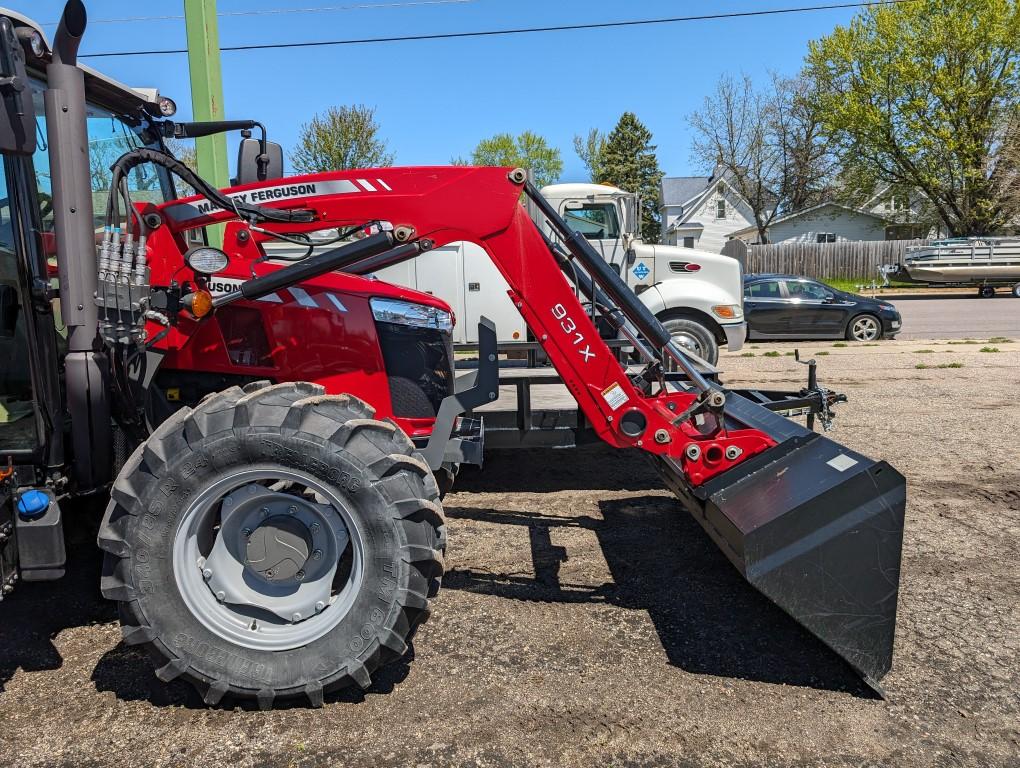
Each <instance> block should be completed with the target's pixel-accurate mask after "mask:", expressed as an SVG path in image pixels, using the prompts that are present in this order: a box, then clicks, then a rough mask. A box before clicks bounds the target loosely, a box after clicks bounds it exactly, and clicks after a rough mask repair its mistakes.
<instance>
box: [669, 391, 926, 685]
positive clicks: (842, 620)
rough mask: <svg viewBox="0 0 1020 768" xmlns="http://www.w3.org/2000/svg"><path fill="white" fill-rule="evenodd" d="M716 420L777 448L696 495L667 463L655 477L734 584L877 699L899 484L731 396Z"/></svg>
mask: <svg viewBox="0 0 1020 768" xmlns="http://www.w3.org/2000/svg"><path fill="white" fill-rule="evenodd" d="M727 414H728V417H729V418H731V419H733V420H734V421H735V422H737V423H738V424H739V425H746V426H750V427H754V428H757V429H761V430H762V431H765V432H767V433H769V434H771V435H772V436H773V438H775V439H776V441H777V442H778V443H779V444H778V445H777V446H776V447H774V448H771V449H770V450H768V451H766V452H765V453H762V454H759V455H758V456H755V457H753V458H751V459H749V460H748V461H746V462H744V463H743V464H741V465H739V466H737V467H735V468H734V469H732V470H730V471H729V472H727V473H725V474H723V475H720V476H718V477H716V478H713V479H712V480H711V481H709V482H708V483H706V484H705V485H703V486H699V487H697V488H691V487H690V486H689V485H688V484H687V481H686V480H685V478H684V475H683V474H682V473H681V472H680V470H679V468H678V467H677V466H676V465H675V464H673V463H672V462H671V461H669V460H663V459H660V460H659V462H658V465H659V469H660V472H661V473H662V475H663V477H664V479H665V480H666V481H667V484H668V485H669V486H670V488H671V489H672V490H674V492H676V493H677V495H678V496H679V497H680V499H681V500H682V501H683V502H684V504H685V506H687V508H688V510H689V511H690V512H691V513H692V514H693V515H694V517H695V518H696V519H697V520H698V522H699V523H700V524H701V525H702V527H703V528H704V529H705V530H706V531H707V532H708V534H709V536H711V538H712V539H713V541H715V543H716V544H717V545H718V546H719V548H720V549H722V551H723V552H724V553H725V554H726V556H727V557H728V558H729V559H730V561H731V562H732V563H733V564H734V565H735V566H736V567H737V569H738V570H739V571H740V573H741V574H742V575H743V576H744V578H745V579H747V581H748V582H750V584H751V585H752V586H753V587H754V588H755V589H757V590H758V591H759V592H761V593H762V594H763V595H765V596H766V597H767V598H768V599H769V600H771V601H772V602H773V603H775V604H776V605H778V606H779V607H780V608H782V609H783V610H784V611H786V613H788V614H789V615H790V616H792V617H793V618H794V619H796V621H797V622H798V623H800V624H801V625H802V626H803V627H805V628H806V629H807V630H808V631H809V632H811V634H813V635H814V636H815V637H817V638H818V639H820V640H821V641H822V642H823V643H825V644H826V645H827V646H828V647H829V648H831V649H832V650H833V651H835V652H836V653H837V654H838V655H839V656H841V657H842V658H843V659H845V660H846V661H847V662H848V663H849V664H850V666H851V667H853V668H854V669H855V670H856V671H857V672H858V673H859V674H860V675H861V676H862V677H863V678H864V680H865V682H866V683H868V684H869V685H870V686H871V687H872V688H874V689H875V690H876V691H877V692H878V693H880V694H882V695H883V696H884V693H883V692H882V689H881V687H880V686H879V685H878V681H879V680H880V679H881V678H882V676H883V675H885V673H886V672H888V671H889V667H890V665H891V663H892V650H893V633H894V629H895V624H896V600H897V594H898V589H899V573H900V548H901V544H902V541H903V515H904V508H905V505H906V481H905V480H904V478H903V476H902V475H900V474H899V473H898V472H897V471H896V470H895V469H893V468H892V467H891V466H889V465H888V464H886V463H885V462H884V461H874V460H872V459H869V458H868V457H866V456H863V455H861V454H859V453H856V452H854V451H851V450H849V449H848V448H845V447H843V446H841V445H839V444H838V443H835V442H833V441H832V440H829V439H827V438H825V437H823V436H822V435H819V434H816V433H814V432H810V431H808V430H806V429H804V428H803V427H801V426H800V425H798V424H796V423H794V422H792V421H790V420H788V419H785V418H783V417H781V416H777V415H776V414H774V413H771V412H770V411H768V410H766V409H764V408H762V407H760V406H759V405H756V404H754V403H752V402H751V401H749V400H746V399H744V398H742V397H740V396H739V395H736V394H734V393H732V392H731V393H729V395H728V397H727ZM738 424H735V426H736V425H738Z"/></svg>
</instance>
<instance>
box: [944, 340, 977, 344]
mask: <svg viewBox="0 0 1020 768" xmlns="http://www.w3.org/2000/svg"><path fill="white" fill-rule="evenodd" d="M949 343H950V344H977V343H978V342H976V341H974V339H964V340H963V341H950V342H949Z"/></svg>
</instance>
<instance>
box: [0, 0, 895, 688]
mask: <svg viewBox="0 0 1020 768" xmlns="http://www.w3.org/2000/svg"><path fill="white" fill-rule="evenodd" d="M84 30H85V11H84V7H83V5H82V4H81V3H80V2H79V1H78V0H71V2H69V3H68V5H67V7H66V8H65V11H64V16H63V19H62V21H61V24H60V27H59V28H58V30H57V33H56V36H55V39H54V43H53V46H52V47H49V46H47V45H46V44H45V41H44V40H43V39H42V36H41V34H40V33H39V31H38V29H37V28H36V27H35V26H34V25H32V24H31V23H30V22H28V21H27V20H24V19H21V18H19V17H17V16H16V15H14V14H11V13H8V12H0V70H2V71H0V77H2V78H3V80H2V82H0V88H3V89H4V90H3V96H4V109H3V110H0V150H2V152H3V154H4V171H5V174H4V178H3V183H4V184H6V187H7V210H8V211H9V215H8V216H6V217H5V221H4V227H5V228H6V229H5V231H6V232H8V236H7V237H6V238H3V239H4V242H5V243H6V244H5V245H4V246H3V249H2V250H0V267H2V268H3V272H2V273H0V321H2V327H0V337H2V342H0V343H2V344H3V345H4V354H5V357H6V359H7V360H9V361H10V362H9V363H8V369H9V370H8V372H7V374H6V376H5V378H4V385H3V387H4V388H3V391H2V393H0V394H2V395H3V403H4V414H5V416H4V421H3V423H0V455H2V456H3V457H4V460H5V462H6V469H4V470H3V471H4V473H5V475H4V484H3V486H2V488H3V490H2V492H0V501H2V506H0V515H3V516H4V517H0V525H2V526H4V527H3V529H2V530H4V531H6V535H5V537H4V540H3V543H2V544H0V556H2V560H0V566H2V571H0V576H2V577H3V579H4V584H5V589H7V588H10V587H11V586H12V585H13V582H14V580H15V579H16V578H17V577H18V574H19V573H20V574H21V578H22V579H24V580H25V581H30V580H44V579H51V578H57V577H59V576H60V575H62V573H63V563H64V557H65V554H64V542H63V535H62V506H61V504H62V503H63V501H64V500H65V499H67V498H70V497H73V496H75V495H81V494H87V493H91V492H94V491H102V490H105V489H107V488H109V492H110V503H109V506H108V508H107V511H106V514H105V516H104V519H103V521H102V525H101V529H100V533H99V546H100V547H101V548H102V549H103V550H104V552H105V561H104V567H103V575H102V591H103V594H104V595H105V596H106V597H108V598H109V599H111V600H114V601H116V602H117V603H118V604H119V606H120V615H121V621H122V625H123V637H124V641H125V642H127V643H129V644H142V645H145V646H146V647H147V648H148V649H149V650H150V652H151V654H152V656H153V658H154V659H155V661H156V674H157V675H158V676H159V678H160V679H162V680H165V681H166V680H172V679H174V678H178V677H182V678H184V679H186V680H188V681H189V682H191V683H193V684H194V685H195V686H196V687H197V688H198V689H199V691H200V692H201V694H202V695H203V697H204V699H205V701H206V702H207V703H209V704H216V703H217V702H219V701H220V700H221V699H222V698H223V697H224V696H225V695H229V696H231V697H232V698H234V699H251V700H255V701H257V702H258V704H259V705H260V706H262V707H269V706H272V704H273V703H274V701H278V700H281V699H291V698H295V697H304V698H305V699H307V701H309V702H310V703H312V704H313V705H318V704H321V703H322V700H323V696H324V694H325V693H327V692H328V691H331V690H334V689H338V688H342V687H344V686H348V685H352V684H353V685H359V686H361V687H367V686H369V685H370V684H371V678H372V674H373V672H374V671H375V670H376V669H377V668H379V667H380V666H381V665H382V664H385V663H387V662H389V661H392V660H394V659H397V658H399V657H400V656H402V655H403V654H404V653H405V651H406V649H407V643H408V642H409V641H410V639H411V637H412V636H413V634H414V632H415V629H416V628H417V627H418V625H419V624H420V623H421V622H422V621H424V620H425V619H426V618H427V617H428V615H429V610H430V605H431V602H430V601H431V599H432V598H433V597H435V595H436V593H437V591H438V589H439V586H440V579H441V577H442V574H443V555H444V551H445V547H446V533H445V525H444V517H443V510H442V506H441V502H440V495H441V491H442V490H443V488H444V486H448V485H449V483H450V482H451V481H452V478H453V476H454V474H455V472H456V467H457V465H458V464H459V463H461V462H464V461H474V462H477V461H479V460H480V453H481V434H482V430H481V425H480V424H479V422H477V421H475V420H473V419H471V418H467V417H464V416H463V415H462V414H464V413H465V412H469V411H470V410H471V409H472V408H475V407H477V406H479V405H481V404H482V403H485V402H489V401H491V400H493V399H495V398H496V397H497V393H498V384H497V375H496V351H495V334H494V333H493V332H492V329H491V328H489V329H485V331H486V332H483V333H482V345H481V347H482V348H481V352H480V356H479V357H480V366H479V369H478V371H477V372H475V373H474V374H472V376H471V379H470V380H466V381H461V380H457V379H455V378H454V374H453V365H452V362H453V361H452V352H451V345H450V330H451V327H452V323H453V322H454V318H453V317H452V316H451V314H450V311H449V308H448V307H447V306H445V305H444V304H443V303H442V302H440V301H437V300H435V299H433V298H432V297H430V296H427V295H424V294H419V293H416V292H414V291H409V290H405V289H401V288H396V287H394V286H390V285H386V284H384V283H381V282H379V281H376V280H373V279H371V278H370V275H371V273H373V272H374V271H376V270H378V269H381V268H382V267H384V266H388V265H391V264H395V263H398V262H400V261H403V260H406V259H411V258H414V257H415V256H417V255H418V254H420V253H421V252H423V251H427V250H430V249H432V248H435V247H437V246H441V245H445V244H447V243H450V242H457V241H468V242H474V243H476V244H478V245H479V246H481V247H482V249H484V251H485V252H486V253H487V254H488V256H489V257H490V258H491V259H492V260H493V262H494V263H495V264H496V265H497V267H498V268H499V270H500V271H501V273H502V274H503V277H504V278H505V279H506V281H507V283H508V284H509V286H510V296H511V299H512V300H513V301H514V302H515V304H516V306H517V308H518V309H519V310H520V312H521V315H522V316H523V318H524V319H525V321H526V322H527V323H528V325H529V327H530V329H531V331H532V333H533V334H534V337H535V338H536V339H537V340H538V341H539V342H540V343H541V345H542V346H543V348H544V350H545V352H546V353H547V355H548V357H549V360H550V361H551V362H552V364H553V365H554V366H555V367H556V369H557V371H558V372H559V374H560V376H561V377H562V379H563V381H564V383H565V384H566V386H567V387H568V388H569V390H570V392H571V393H572V394H573V396H574V398H575V399H576V400H577V402H578V405H579V406H580V408H581V409H582V410H583V411H584V414H585V416H586V418H587V420H588V421H589V422H590V423H591V425H592V426H593V428H594V430H595V431H596V433H597V434H598V435H599V437H601V438H602V439H603V440H605V441H606V442H607V443H609V444H611V445H613V446H616V447H620V448H625V447H626V448H635V449H638V450H642V451H644V452H646V453H647V454H648V455H649V456H650V457H651V458H652V460H653V461H654V462H655V463H656V465H657V466H658V467H659V469H660V471H661V473H662V475H663V478H664V481H665V482H666V483H667V485H669V487H670V488H672V489H673V490H674V491H675V492H676V493H677V495H678V496H679V498H680V500H681V501H682V503H683V505H684V506H685V507H686V508H687V509H688V510H689V511H690V512H691V513H692V514H693V515H694V516H695V517H696V518H697V519H698V521H699V522H700V523H701V524H702V525H703V527H704V528H705V530H706V531H707V532H708V534H709V535H710V536H711V537H712V538H713V539H714V540H715V541H716V543H717V544H718V545H719V546H720V548H721V549H722V550H723V552H724V553H725V554H726V556H727V557H728V558H729V559H730V560H731V561H732V562H733V563H734V565H735V566H736V567H737V568H738V569H739V570H740V571H741V573H742V574H743V575H744V576H745V578H747V580H748V581H749V582H750V583H751V584H753V585H754V586H755V587H756V588H757V589H759V590H760V591H761V592H763V593H764V594H765V595H766V596H767V597H768V598H769V599H771V600H773V601H774V602H776V603H777V604H778V605H780V606H781V607H782V608H783V609H784V610H786V611H787V612H788V613H790V614H791V615H792V616H793V617H794V618H795V619H796V620H797V621H799V622H800V623H801V624H803V625H804V626H805V627H807V628H808V629H809V630H810V631H811V632H813V633H814V634H815V635H816V636H818V637H819V638H821V639H822V640H823V641H824V642H825V643H827V644H828V645H829V646H830V647H831V648H832V649H833V650H834V651H835V652H837V653H838V654H840V655H841V656H842V657H843V658H844V659H846V660H847V661H848V662H849V663H850V664H851V665H852V666H853V667H854V668H855V669H856V670H858V671H859V672H860V673H861V674H862V675H864V676H865V678H866V679H868V680H869V681H870V682H872V683H873V684H875V685H877V680H878V679H879V678H880V677H881V676H882V675H883V674H884V673H885V672H886V671H887V670H888V668H889V665H890V661H891V652H892V638H893V626H894V622H895V611H896V596H897V584H898V571H899V556H900V545H901V539H902V527H903V510H904V504H905V491H904V481H903V478H902V477H901V476H900V475H899V474H898V473H897V472H896V471H895V470H894V469H892V468H891V467H890V466H888V465H887V464H885V463H884V462H876V461H873V460H871V459H869V458H867V457H865V456H863V455H861V454H858V453H855V452H854V451H851V450H849V449H847V448H844V447H842V446H840V445H838V444H836V443H834V442H832V441H830V440H828V439H826V438H825V437H823V436H821V435H818V434H816V433H814V432H813V431H810V430H808V429H805V428H803V427H801V426H799V425H798V424H796V423H794V422H793V421H790V420H788V419H786V418H784V417H783V416H780V415H778V413H777V412H789V411H791V410H800V411H804V412H810V413H812V414H817V415H819V416H821V417H822V419H823V420H827V419H828V418H829V417H830V415H831V410H830V408H831V406H832V405H833V404H834V403H835V402H837V401H838V400H840V399H841V396H838V395H834V394H833V393H831V392H828V391H827V390H825V389H823V388H821V387H819V386H817V384H816V383H815V382H814V381H813V380H812V381H811V383H810V384H809V386H808V388H806V389H805V390H803V391H801V392H799V393H763V392H754V393H737V392H733V391H729V390H727V389H725V388H723V387H722V386H721V384H720V383H719V382H718V380H717V375H716V373H715V372H714V371H713V370H712V369H710V368H706V367H704V366H702V365H700V363H699V361H697V360H696V359H694V358H692V357H691V356H690V355H689V354H688V353H686V352H685V351H684V350H683V349H681V348H679V347H678V346H677V345H676V344H675V343H674V342H673V341H672V339H671V338H670V334H669V333H668V332H667V331H666V330H665V329H664V328H663V327H662V325H661V324H660V323H659V322H658V321H657V320H656V319H655V317H654V316H652V315H651V314H650V313H649V312H648V310H647V309H646V308H645V307H644V306H643V305H642V304H641V303H640V301H638V300H637V299H636V297H635V296H634V294H633V293H631V292H630V291H629V289H628V288H627V287H626V285H625V284H624V283H623V282H622V281H621V280H620V278H619V276H618V275H617V274H616V273H615V272H614V271H613V270H612V269H611V268H610V267H609V266H608V265H607V264H606V263H605V262H604V261H602V260H601V259H599V258H598V256H597V254H595V253H594V252H593V251H592V249H591V247H590V245H589V244H588V243H587V241H586V240H585V239H584V238H583V237H582V236H581V235H579V234H578V233H576V232H573V231H572V230H571V229H570V228H569V227H568V226H567V225H566V224H565V222H564V221H563V220H562V219H561V218H560V217H559V216H558V215H557V213H556V211H555V210H553V209H552V208H551V207H550V206H549V205H548V203H546V202H545V201H544V199H543V198H542V197H541V196H540V195H539V194H538V193H537V191H536V190H535V189H534V188H533V187H532V186H531V185H530V184H529V183H528V181H527V175H526V173H524V172H523V171H521V170H520V169H510V168H466V167H456V168H385V169H374V170H364V171H353V172H332V173H323V174H315V175H308V176H297V177H290V178H287V179H282V178H279V161H278V159H276V158H274V153H273V151H272V149H271V147H270V146H269V145H268V144H267V143H266V142H265V139H264V134H263V140H262V141H261V142H251V143H249V144H247V147H248V149H249V150H250V149H252V148H253V146H254V151H252V152H251V155H252V157H253V160H254V162H253V163H252V164H251V167H250V168H246V167H241V168H240V169H239V179H240V180H241V181H245V180H247V179H253V180H252V181H251V182H250V183H240V184H238V185H235V186H233V187H231V188H229V189H226V190H219V189H215V188H213V187H211V186H210V185H209V184H207V183H206V182H205V181H204V180H203V179H201V178H199V177H198V176H197V175H196V174H195V173H193V172H192V171H191V170H190V169H188V168H187V167H186V166H185V165H183V164H182V163H180V162H179V161H177V160H176V159H174V158H173V157H172V156H171V155H169V154H168V153H167V152H165V151H164V150H165V148H164V146H163V144H162V137H164V136H167V135H173V134H175V133H176V134H177V135H201V134H203V133H209V132H211V131H218V130H225V129H232V128H238V127H247V126H248V125H249V124H246V125H241V124H239V123H220V124H204V125H203V124H177V125H175V124H174V123H172V122H171V121H169V120H168V119H166V117H167V115H166V114H164V113H166V112H169V111H170V110H169V109H165V108H164V109H163V111H162V113H161V110H160V104H161V102H160V101H159V100H157V99H155V98H153V99H147V98H145V97H143V96H140V95H139V94H138V93H137V92H133V91H130V89H127V88H124V87H123V86H120V85H118V84H116V83H113V82H112V81H109V80H108V79H106V78H103V77H102V76H101V75H98V74H97V73H94V72H92V71H91V70H88V69H85V68H83V67H80V66H78V65H77V63H76V51H77V46H78V42H79V41H80V39H81V36H82V35H83V33H84ZM36 95H41V97H42V98H34V97H35V96H36ZM162 103H164V104H165V102H162ZM96 114H99V115H101V122H102V124H103V125H106V126H108V125H109V124H110V123H111V122H112V123H113V124H114V125H115V126H117V128H116V130H117V135H118V137H119V138H120V139H122V140H124V141H126V142H127V145H126V146H122V147H121V149H123V150H125V151H123V152H118V153H117V154H116V155H114V157H112V158H110V163H111V164H110V175H109V177H108V178H107V179H105V181H104V184H105V186H103V188H102V189H99V190H97V189H95V182H96V174H95V173H90V165H89V151H90V145H91V148H92V155H93V158H94V157H95V154H96V151H97V149H96V147H97V142H96V141H90V138H91V136H90V132H91V125H90V121H91V120H92V118H93V116H94V115H96ZM42 121H45V135H46V137H47V145H48V149H44V148H43V147H42V146H39V145H37V142H36V136H37V124H38V123H41V122H42ZM250 125H252V126H254V125H256V124H254V123H252V124H250ZM245 151H247V150H243V151H242V156H244V154H245ZM43 163H45V164H46V165H47V166H48V173H46V174H39V173H38V171H39V167H40V166H42V165H43ZM274 166H275V167H274ZM93 168H94V161H93ZM42 178H45V179H47V181H48V183H50V184H51V185H52V186H51V187H50V189H49V190H48V193H49V199H48V202H47V204H46V205H45V206H44V205H42V204H41V202H40V201H41V200H42V199H43V198H42V197H41V195H40V189H39V186H40V179H42ZM175 179H176V180H181V181H184V182H185V183H186V184H187V185H189V186H190V187H191V188H192V189H194V190H195V192H196V194H195V195H192V196H190V197H183V198H181V197H178V196H177V195H176V194H175V192H174V190H175V188H176V187H175ZM146 180H152V182H151V183H149V182H148V181H146ZM101 186H102V185H101ZM97 193H103V194H97ZM522 193H523V194H524V195H526V196H527V198H528V199H529V200H530V202H531V204H532V205H533V206H534V210H535V211H536V215H537V216H540V217H542V218H543V219H544V220H545V222H546V223H547V224H548V226H549V229H550V230H551V231H553V232H555V233H556V234H557V236H558V237H557V240H556V241H555V242H554V241H551V240H549V239H547V238H546V237H545V236H544V235H543V234H542V230H541V229H540V228H539V227H537V226H536V224H535V221H534V220H533V219H532V218H531V217H530V216H529V214H528V210H527V209H526V208H525V207H524V206H523V205H521V203H520V198H521V195H522ZM94 200H99V201H101V203H102V204H105V206H106V211H105V215H101V216H99V218H98V219H97V218H95V216H94V213H93V201H94ZM47 208H48V210H47ZM97 223H98V225H99V226H98V234H97ZM212 225H222V226H223V247H222V248H215V247H211V246H209V245H207V244H206V243H205V240H204V238H203V236H202V233H203V231H204V229H205V228H206V227H209V226H212ZM327 230H328V231H334V230H335V231H336V235H335V236H333V238H332V241H331V242H325V243H324V242H323V241H322V239H321V237H318V238H316V239H312V235H313V234H314V233H322V232H323V231H327ZM278 240H283V241H287V242H290V243H299V244H309V246H310V247H309V255H308V256H307V257H306V258H303V259H299V260H296V261H294V262H293V263H289V264H282V263H279V262H278V261H277V260H273V259H271V258H270V257H269V255H268V254H269V252H270V251H269V250H267V248H266V245H267V243H271V242H272V241H278ZM312 246H315V247H314V248H313V247H312ZM48 247H52V251H53V254H52V255H53V256H54V257H55V261H56V266H57V273H58V277H59V279H58V281H57V284H56V285H54V284H53V281H51V280H50V279H49V273H48V267H47V256H48V254H47V252H46V251H47V248H48ZM314 251H318V252H314ZM55 302H59V311H60V317H59V320H58V321H57V322H56V323H55V317H54V314H53V306H54V304H55ZM59 327H65V328H66V329H67V335H66V339H64V338H63V336H62V334H60V333H58V331H57V329H58V328H59ZM607 329H608V330H607ZM607 335H611V336H613V337H619V338H623V339H626V340H627V343H628V344H629V345H630V347H631V348H632V349H633V354H634V356H635V359H637V360H639V363H638V364H637V365H628V364H626V363H621V361H620V360H619V359H618V356H617V355H615V354H614V353H613V352H612V350H611V349H610V347H609V346H608V345H607V344H606V342H605V340H604V337H605V336H607Z"/></svg>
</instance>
